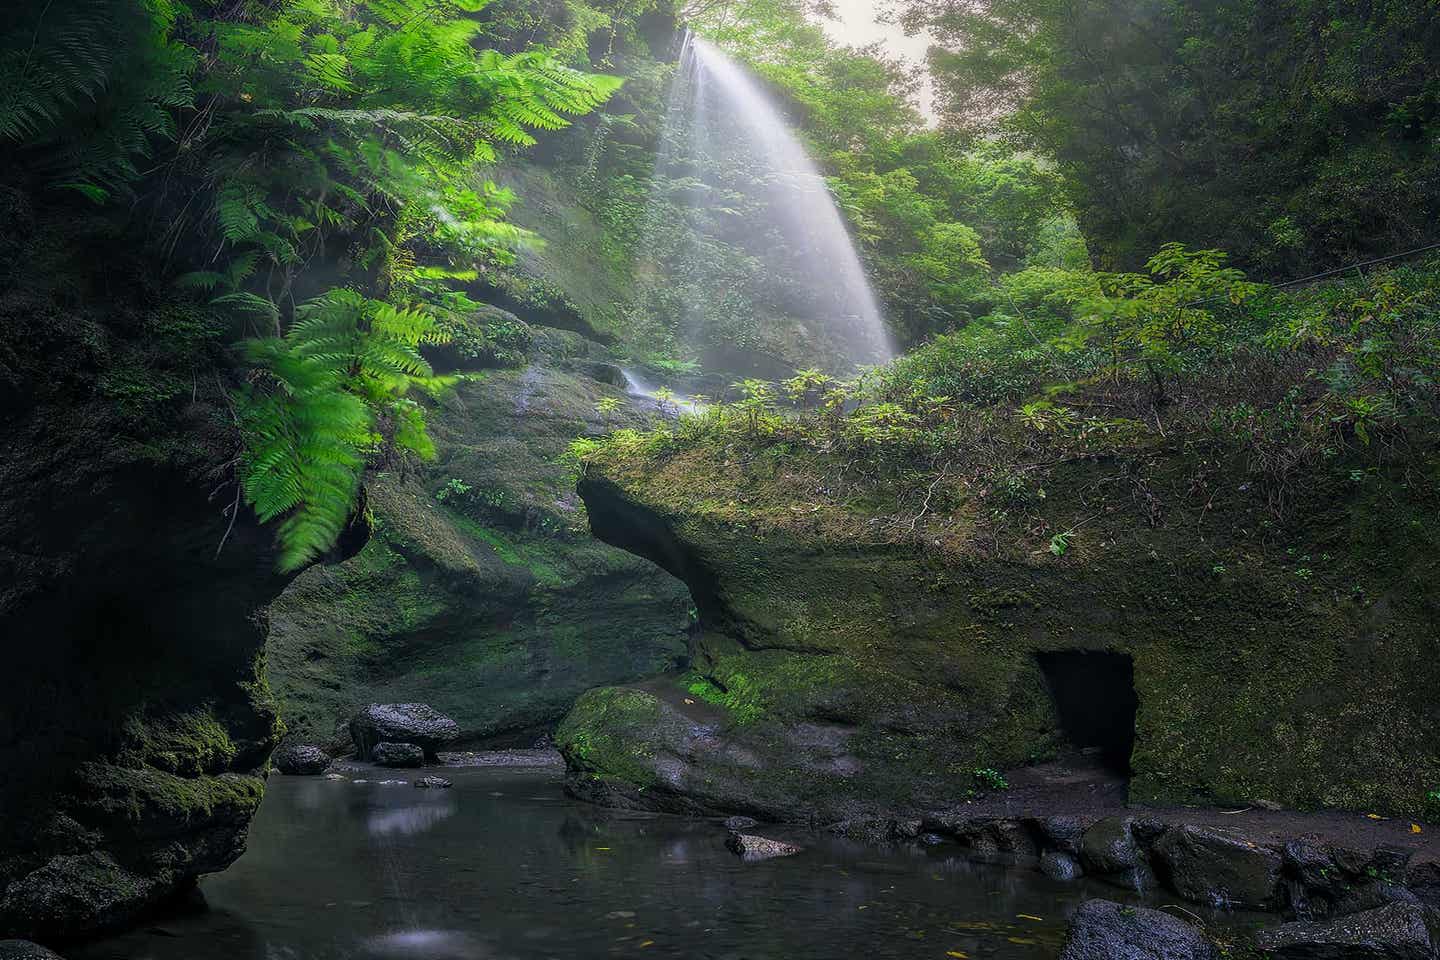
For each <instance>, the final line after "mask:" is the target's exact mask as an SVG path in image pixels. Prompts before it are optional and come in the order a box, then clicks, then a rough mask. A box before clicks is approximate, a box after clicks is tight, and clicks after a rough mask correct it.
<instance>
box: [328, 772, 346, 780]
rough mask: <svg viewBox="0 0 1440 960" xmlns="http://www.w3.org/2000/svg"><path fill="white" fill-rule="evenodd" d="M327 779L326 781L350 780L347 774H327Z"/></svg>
mask: <svg viewBox="0 0 1440 960" xmlns="http://www.w3.org/2000/svg"><path fill="white" fill-rule="evenodd" d="M325 779H326V780H348V779H350V778H349V777H347V776H345V774H343V773H327V774H325Z"/></svg>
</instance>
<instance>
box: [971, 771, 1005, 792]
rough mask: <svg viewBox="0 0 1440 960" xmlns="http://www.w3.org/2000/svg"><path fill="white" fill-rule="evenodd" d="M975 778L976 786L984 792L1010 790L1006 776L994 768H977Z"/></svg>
mask: <svg viewBox="0 0 1440 960" xmlns="http://www.w3.org/2000/svg"><path fill="white" fill-rule="evenodd" d="M974 776H975V783H976V785H977V786H979V787H980V788H982V789H984V790H1008V789H1010V781H1009V780H1006V779H1005V774H1003V773H1001V772H1000V771H999V770H996V769H995V768H994V767H977V768H976V769H975V772H974Z"/></svg>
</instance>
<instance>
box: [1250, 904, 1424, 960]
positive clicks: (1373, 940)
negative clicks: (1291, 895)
mask: <svg viewBox="0 0 1440 960" xmlns="http://www.w3.org/2000/svg"><path fill="white" fill-rule="evenodd" d="M1255 945H1256V947H1257V948H1258V949H1259V950H1260V951H1261V952H1262V953H1263V954H1264V955H1265V956H1266V957H1272V958H1274V960H1435V958H1436V957H1437V956H1440V950H1437V948H1440V927H1437V918H1436V916H1435V914H1434V912H1433V911H1428V910H1426V909H1425V908H1423V907H1420V906H1417V905H1415V904H1404V903H1395V904H1391V905H1389V906H1386V907H1381V908H1379V909H1378V910H1369V911H1366V912H1364V913H1356V914H1352V915H1350V916H1346V917H1341V918H1339V919H1338V920H1331V921H1329V922H1325V923H1287V924H1283V925H1281V926H1279V927H1274V928H1271V929H1269V930H1262V931H1261V932H1260V934H1259V935H1258V936H1257V937H1256V941H1255Z"/></svg>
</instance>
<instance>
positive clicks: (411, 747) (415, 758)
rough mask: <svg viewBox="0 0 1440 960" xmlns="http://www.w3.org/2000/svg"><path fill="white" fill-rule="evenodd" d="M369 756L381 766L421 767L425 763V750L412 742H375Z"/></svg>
mask: <svg viewBox="0 0 1440 960" xmlns="http://www.w3.org/2000/svg"><path fill="white" fill-rule="evenodd" d="M370 756H371V757H372V758H374V760H375V762H376V763H377V764H379V765H380V766H382V767H421V766H424V765H425V751H424V750H422V749H420V746H419V745H418V744H414V743H390V742H388V741H386V742H382V743H377V744H375V749H374V750H372V751H370Z"/></svg>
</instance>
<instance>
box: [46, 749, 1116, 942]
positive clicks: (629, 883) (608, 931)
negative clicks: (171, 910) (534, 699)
mask: <svg viewBox="0 0 1440 960" xmlns="http://www.w3.org/2000/svg"><path fill="white" fill-rule="evenodd" d="M442 772H443V773H444V774H445V776H447V777H449V778H451V779H452V780H454V782H455V786H454V788H453V789H450V790H420V789H416V788H415V787H413V786H410V785H408V784H405V785H400V784H389V785H386V784H382V783H380V782H379V781H378V779H374V777H383V776H386V774H373V775H367V774H354V775H353V776H355V777H357V778H364V777H367V776H368V777H371V779H369V782H366V783H353V782H350V781H349V780H343V781H336V780H326V779H323V778H297V777H282V776H275V777H272V778H271V780H270V784H269V787H268V790H267V793H266V797H265V802H264V804H263V805H262V806H261V808H260V812H259V815H258V816H257V817H256V819H255V822H254V824H253V827H252V830H251V837H250V849H249V852H248V853H246V854H245V856H244V857H242V858H241V859H240V861H239V862H237V863H236V864H235V865H234V866H232V867H231V868H230V869H229V870H226V871H225V872H224V873H221V874H217V875H215V876H212V877H207V878H205V879H204V880H203V881H201V885H200V886H201V890H202V891H203V893H204V896H205V900H206V902H207V903H208V909H205V910H196V911H191V912H187V913H184V914H180V915H175V916H168V917H165V918H162V919H158V920H155V921H152V922H151V923H150V924H148V925H146V926H142V927H141V928H139V929H136V930H134V931H132V932H130V933H127V934H125V935H123V936H120V937H116V938H113V939H109V940H105V941H100V942H96V943H92V944H89V945H88V946H86V947H84V948H83V949H79V950H72V951H71V952H70V953H69V954H68V955H69V956H71V957H72V958H73V960H211V958H214V960H221V958H224V960H251V958H254V960H339V958H347V960H348V958H375V960H387V958H413V960H422V958H423V960H471V958H473V960H490V958H496V960H501V958H505V960H548V958H592V957H593V958H604V957H632V956H633V957H648V958H661V957H685V958H704V960H807V958H808V960H834V958H849V957H855V958H906V960H909V958H929V957H933V958H935V960H947V958H949V960H955V958H972V960H979V958H1004V960H1054V957H1055V956H1056V955H1057V953H1058V951H1059V944H1060V941H1061V938H1062V936H1063V931H1064V928H1065V919H1066V916H1067V914H1068V913H1069V912H1070V911H1071V910H1072V909H1073V908H1074V907H1075V906H1076V905H1077V904H1078V903H1079V902H1080V901H1081V900H1083V899H1085V898H1086V897H1087V896H1105V897H1110V898H1112V899H1116V898H1117V891H1115V890H1114V889H1113V888H1109V887H1103V886H1099V887H1092V886H1087V885H1085V884H1059V883H1053V882H1051V881H1049V880H1046V879H1045V878H1044V877H1043V876H1041V875H1040V874H1039V873H1036V872H1034V871H1020V870H1005V869H1003V868H999V867H988V866H977V865H974V864H969V863H966V862H964V861H962V860H960V859H958V858H954V857H951V856H947V855H946V854H945V853H944V852H943V851H944V847H936V848H932V849H929V850H920V849H908V848H906V849H894V850H881V849H877V848H874V847H869V846H863V845H859V844H853V843H849V842H847V841H843V840H839V839H836V838H833V837H829V836H825V835H819V834H815V835H810V836H803V837H800V838H798V839H799V841H800V842H801V843H802V844H804V846H805V848H806V849H805V851H804V852H803V853H801V854H800V855H798V856H794V857H789V858H785V859H780V860H771V861H765V862H760V863H744V862H742V861H740V860H739V859H738V858H736V857H735V856H734V855H732V854H731V853H730V852H729V851H728V850H726V849H725V845H724V840H725V833H724V831H723V829H722V828H721V827H720V826H719V825H717V824H715V823H711V822H705V821H695V820H686V819H682V818H676V817H651V816H640V815H634V814H621V813H616V812H613V811H606V810H601V809H597V808H594V807H590V806H587V805H584V804H580V803H576V802H575V801H573V800H570V799H568V798H567V797H565V795H564V794H563V793H562V791H561V784H560V774H559V772H558V771H556V770H554V769H541V770H524V769H464V770H447V771H442Z"/></svg>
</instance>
